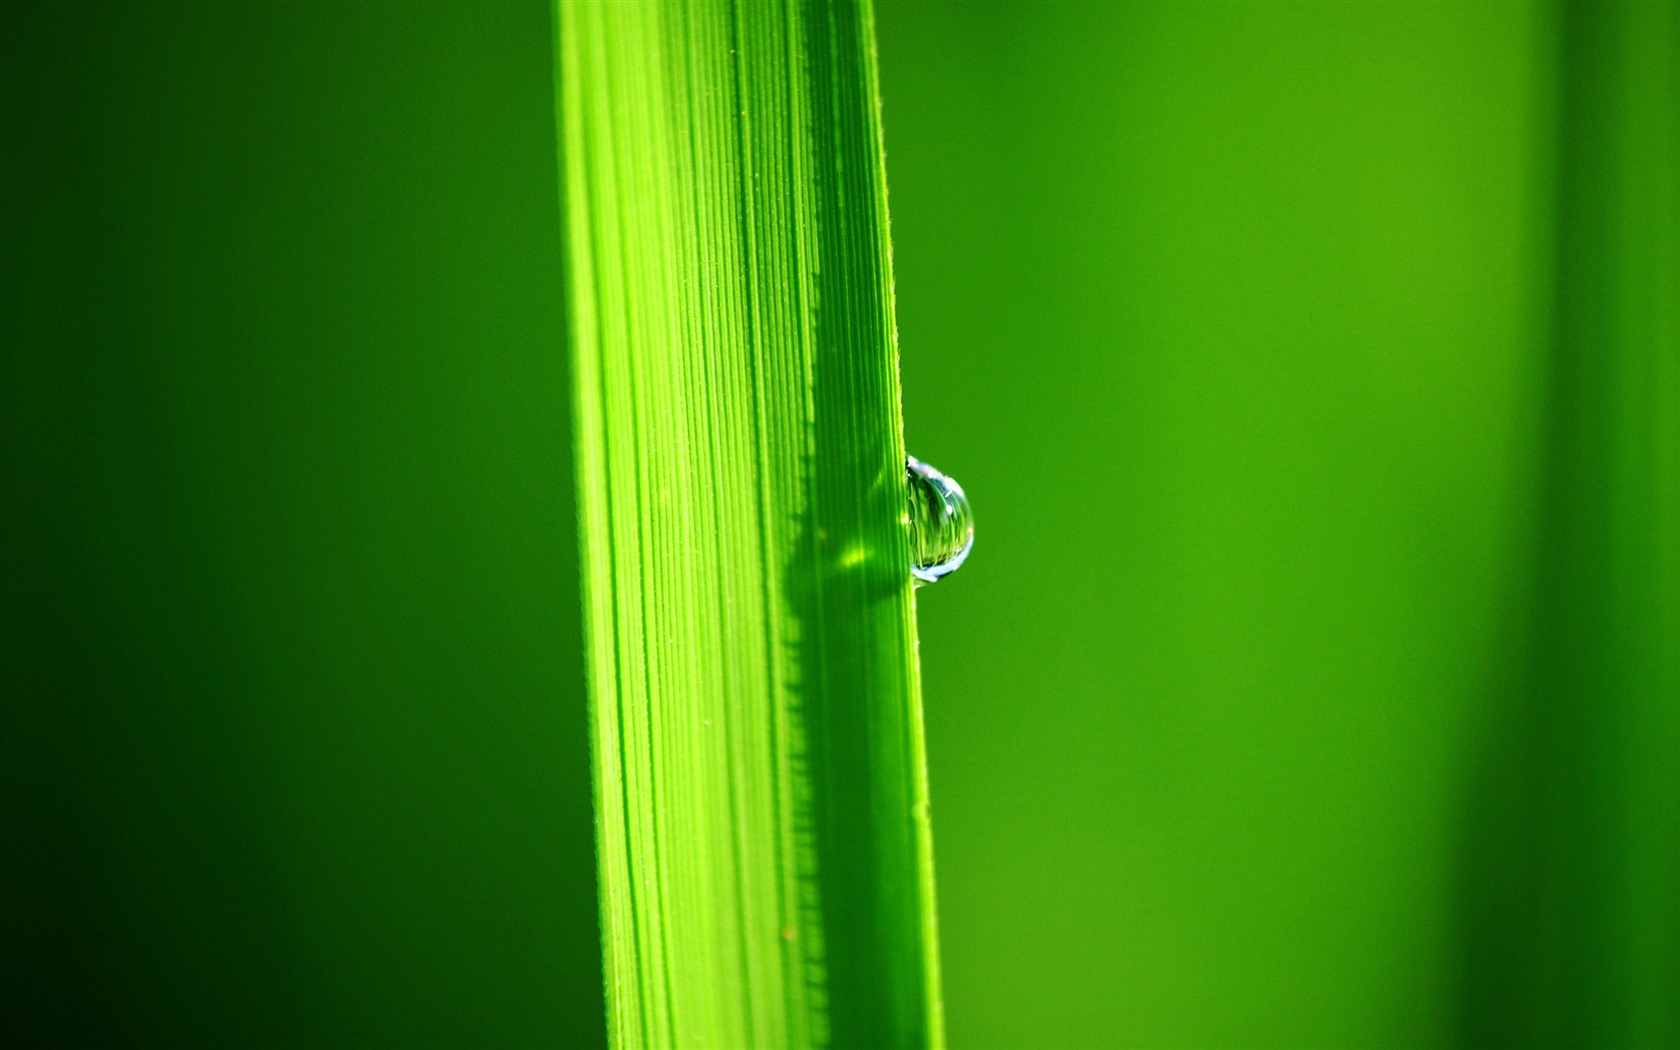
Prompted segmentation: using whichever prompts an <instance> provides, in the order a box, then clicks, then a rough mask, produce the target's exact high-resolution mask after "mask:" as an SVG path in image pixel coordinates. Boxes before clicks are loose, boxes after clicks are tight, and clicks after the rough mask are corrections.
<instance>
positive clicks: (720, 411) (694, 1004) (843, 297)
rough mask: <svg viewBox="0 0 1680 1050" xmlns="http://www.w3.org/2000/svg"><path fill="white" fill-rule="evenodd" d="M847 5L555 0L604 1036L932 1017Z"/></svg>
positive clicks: (875, 226)
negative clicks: (606, 1010)
mask: <svg viewBox="0 0 1680 1050" xmlns="http://www.w3.org/2000/svg"><path fill="white" fill-rule="evenodd" d="M872 17H873V16H872V11H871V8H870V7H869V5H868V4H857V3H850V2H832V3H829V2H822V3H778V4H770V3H766V4H723V3H717V4H711V3H706V4H699V3H697V4H630V3H624V4H612V3H596V2H576V3H573V2H562V3H561V4H560V5H559V11H558V34H559V39H558V55H559V60H558V61H559V70H560V75H559V81H560V84H559V108H560V123H561V153H562V163H563V169H564V180H565V208H566V214H567V230H568V252H569V268H570V272H569V283H570V296H571V312H572V334H573V363H574V380H573V381H574V387H575V399H576V420H577V424H576V425H577V471H578V487H579V499H580V517H581V532H582V537H583V539H582V544H583V579H584V584H585V591H586V599H585V601H586V619H587V625H588V647H589V668H590V677H591V684H590V689H591V706H592V726H593V733H594V748H595V756H596V766H595V778H596V779H595V791H596V806H597V822H598V844H599V850H600V873H601V893H602V922H603V940H604V944H605V952H606V967H607V982H608V986H607V993H608V1000H609V1027H610V1029H611V1032H612V1036H613V1040H614V1043H615V1045H617V1046H620V1047H635V1046H649V1045H652V1046H660V1045H677V1044H681V1045H705V1046H731V1047H733V1046H826V1045H838V1046H870V1047H909V1046H927V1045H937V1044H939V1043H940V1041H941V1037H940V1019H939V1005H938V1003H939V1000H938V978H937V961H936V953H935V937H934V920H933V878H932V860H931V853H930V842H929V832H928V820H927V788H926V773H925V768H924V761H923V745H922V730H921V724H922V723H921V709H920V703H921V699H920V687H919V681H918V670H917V664H916V658H915V621H914V606H913V598H912V594H911V587H910V577H909V573H908V537H907V534H906V530H905V525H904V513H905V489H904V447H903V439H902V426H901V421H900V409H899V385H898V361H897V348H896V345H895V336H894V328H893V319H892V290H891V268H890V256H889V244H888V235H887V213H886V188H885V177H884V171H883V166H882V154H881V145H880V141H881V140H880V128H879V116H878V114H879V105H878V95H877V86H876V73H875V54H874V35H873V25H872Z"/></svg>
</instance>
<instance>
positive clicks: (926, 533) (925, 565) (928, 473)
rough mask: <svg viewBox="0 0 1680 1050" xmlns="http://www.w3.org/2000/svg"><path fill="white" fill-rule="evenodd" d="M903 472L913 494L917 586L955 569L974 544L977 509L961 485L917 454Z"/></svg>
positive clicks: (912, 561) (912, 546) (911, 520)
mask: <svg viewBox="0 0 1680 1050" xmlns="http://www.w3.org/2000/svg"><path fill="white" fill-rule="evenodd" d="M904 472H905V475H906V477H907V478H908V486H907V487H908V489H909V496H910V507H909V513H908V515H907V516H906V520H907V522H908V523H909V525H910V575H911V576H913V577H915V583H916V586H917V587H920V586H922V585H923V584H924V583H934V582H936V581H937V580H938V579H939V578H940V577H942V576H946V575H948V574H950V573H953V572H956V571H957V569H958V568H959V567H961V565H962V563H963V559H965V558H967V557H968V552H969V549H970V548H972V547H973V546H974V513H973V512H972V511H971V510H969V507H968V497H967V496H966V495H964V494H963V490H962V486H961V485H959V484H957V483H956V482H955V481H952V480H951V479H950V478H948V477H946V476H945V475H943V474H941V473H939V471H937V470H935V469H933V468H932V467H930V466H928V465H927V464H926V463H923V462H921V461H920V460H918V459H916V458H915V457H914V456H906V457H905V460H904Z"/></svg>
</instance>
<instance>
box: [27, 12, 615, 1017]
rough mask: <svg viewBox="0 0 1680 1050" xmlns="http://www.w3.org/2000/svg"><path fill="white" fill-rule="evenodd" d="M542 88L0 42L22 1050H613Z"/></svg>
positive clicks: (39, 26)
mask: <svg viewBox="0 0 1680 1050" xmlns="http://www.w3.org/2000/svg"><path fill="white" fill-rule="evenodd" d="M550 48H551V30H550V28H549V12H548V9H547V6H546V5H544V4H540V3H525V4H497V5H491V4H413V5H401V6H394V5H375V4H366V5H325V4H320V5H316V4H309V5H305V4H268V3H262V4H238V5H196V4H182V5H120V4H88V5H32V6H22V5H19V6H13V7H8V8H7V10H6V12H5V14H4V15H0V49H3V55H0V79H3V81H4V90H3V94H0V99H3V101H0V105H3V106H4V111H3V116H0V119H3V121H4V135H5V141H4V147H3V151H0V152H3V157H4V159H3V161H0V170H3V172H4V198H5V201H6V203H5V207H4V211H3V212H0V215H3V220H0V221H3V222H4V229H3V231H0V238H3V240H4V243H5V252H4V263H3V265H4V274H3V283H4V286H5V292H4V295H5V299H6V301H7V303H8V307H7V312H6V329H7V330H6V335H5V342H4V349H3V355H4V357H3V360H4V379H3V381H0V405H3V409H0V432H3V433H4V443H5V450H4V455H3V457H0V477H3V478H4V495H3V497H0V515H3V516H4V522H5V543H4V546H3V548H0V566H3V568H0V578H3V580H4V588H5V603H4V616H5V622H4V625H3V627H4V629H3V632H0V638H3V641H0V646H3V650H4V664H3V666H4V672H3V674H4V681H3V684H0V692H3V693H4V696H5V701H4V716H3V717H4V729H3V733H4V745H5V755H4V758H3V761H0V789H3V790H0V806H3V810H0V818H3V820H4V824H5V828H6V845H5V849H4V857H3V860H0V865H3V867H4V879H3V880H0V881H3V884H4V887H5V906H4V922H5V928H4V930H3V931H0V939H3V940H4V942H5V949H4V953H3V956H4V958H5V965H6V968H7V971H8V972H7V973H6V974H4V976H3V979H4V981H5V984H6V996H7V999H8V1006H7V1022H6V1024H7V1031H8V1040H9V1041H10V1040H14V1039H20V1034H21V1039H20V1041H18V1042H16V1043H15V1044H14V1045H31V1046H34V1045H43V1046H49V1045H65V1046H138V1045H155V1046H180V1047H184V1046H349V1045H355V1046H369V1045H379V1046H440V1047H442V1046H450V1047H461V1046H538V1045H541V1046H567V1047H572V1046H578V1047H588V1046H599V1045H602V1044H603V1042H604V1033H603V1024H602V1005H601V986H600V976H599V974H600V970H599V966H600V959H599V949H598V940H597V931H596V920H595V880H594V862H593V851H592V844H591V815H590V799H589V777H588V764H587V763H588V755H587V743H586V740H587V737H586V721H585V711H584V700H583V695H584V694H583V683H582V667H581V643H580V629H579V623H578V601H577V590H576V587H577V585H576V579H575V576H576V568H575V562H576V555H575V526H574V522H573V507H572V478H571V465H570V461H569V451H568V449H569V444H570V440H569V426H570V424H569V419H568V411H567V404H568V398H569V395H568V391H567V385H566V373H565V352H564V350H565V348H564V344H563V336H562V333H563V314H562V311H563V305H562V293H561V289H562V285H561V260H560V237H559V226H558V217H557V198H556V188H555V174H554V173H555V161H554V140H553V126H554V121H553V113H552V99H553V91H552V80H551V67H550V61H551V59H550Z"/></svg>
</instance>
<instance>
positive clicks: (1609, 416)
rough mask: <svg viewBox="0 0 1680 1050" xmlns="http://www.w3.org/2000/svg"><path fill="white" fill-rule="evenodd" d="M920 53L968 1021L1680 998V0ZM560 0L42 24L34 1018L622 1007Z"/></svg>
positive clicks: (1654, 1002)
mask: <svg viewBox="0 0 1680 1050" xmlns="http://www.w3.org/2000/svg"><path fill="white" fill-rule="evenodd" d="M1595 12H1596V13H1595ZM1606 12H1607V13H1606ZM878 31H879V35H880V48H881V68H882V76H883V93H884V97H885V125H886V136H887V149H888V172H889V181H890V185H891V194H892V216H893V233H894V251H895V266H896V273H897V292H898V309H899V323H900V334H901V340H902V344H903V348H904V354H903V362H904V383H905V418H906V431H907V439H908V444H909V447H910V449H911V450H912V451H913V452H914V453H915V454H916V455H917V456H919V457H921V458H924V459H926V460H928V461H929V462H931V463H933V464H935V465H937V466H938V467H940V468H941V469H943V470H946V471H948V472H950V473H951V474H953V475H954V476H955V477H957V478H958V479H960V480H961V481H962V482H963V483H964V485H965V486H966V487H967V489H968V491H969V493H970V495H971V496H972V497H973V498H974V501H975V505H976V510H977V513H978V520H979V527H978V543H977V546H976V550H975V553H974V556H973V558H972V559H971V561H970V562H969V564H968V566H967V567H965V569H964V570H963V571H962V573H961V574H960V575H958V576H957V577H955V578H953V579H952V580H950V581H949V582H947V583H944V584H942V585H940V586H939V587H937V588H935V589H933V590H927V591H923V592H921V594H920V597H919V604H920V608H921V613H920V615H921V625H922V660H923V668H924V676H925V683H926V700H927V712H928V715H927V717H928V740H929V747H930V761H931V767H932V779H933V792H934V806H935V809H934V812H935V818H934V823H935V829H936V831H935V834H936V849H937V855H938V868H939V882H940V924H941V934H942V938H943V957H944V970H945V979H946V993H947V995H946V998H947V1012H948V1020H949V1027H950V1037H951V1042H952V1044H953V1045H954V1046H957V1047H1098V1046H1132V1047H1260V1046H1276V1047H1361V1046H1372V1047H1376V1046H1401V1047H1415V1046H1433V1045H1462V1046H1493V1045H1512V1046H1518V1045H1521V1046H1675V1045H1680V1020H1677V1016H1676V1009H1677V1006H1676V1004H1680V963H1677V959H1680V878H1677V873H1680V775H1677V773H1676V770H1675V767H1674V756H1675V755H1676V754H1680V729H1677V725H1680V685H1677V682H1680V671H1677V669H1676V665H1677V661H1680V634H1677V633H1676V632H1677V624H1680V611H1677V610H1680V604H1677V600H1676V594H1677V586H1680V584H1677V580H1680V551H1677V544H1680V510H1677V508H1680V493H1677V491H1676V489H1677V485H1680V449H1677V446H1680V436H1677V432H1676V427H1677V416H1676V412H1677V408H1676V404H1677V401H1680V397H1677V394H1676V392H1677V390H1680V383H1677V379H1676V377H1677V372H1680V365H1677V354H1680V350H1677V344H1676V340H1677V339H1680V335H1677V333H1680V316H1677V311H1676V298H1677V292H1676V290H1677V289H1680V254H1677V250H1676V245H1677V244H1680V238H1677V235H1676V228H1677V227H1676V216H1677V215H1680V201H1677V194H1676V172H1677V170H1680V167H1677V160H1676V157H1677V150H1676V139H1677V132H1676V128H1677V124H1680V91H1677V89H1676V79H1675V55H1676V54H1677V53H1680V18H1677V17H1676V15H1675V8H1674V6H1673V5H1666V4H1647V5H1634V4H1628V5H1596V6H1593V5H1573V6H1554V5H1545V4H1527V3H1512V4H1493V3H1488V4H1431V5H1412V4H1359V5H1347V6H1331V5H1316V4H1315V5H1272V4H1239V5H1212V4H1185V5H1170V4H1095V3H1057V4H1051V3H1039V4H1024V3H1023V4H1009V3H985V4H946V3H930V2H915V3H911V2H897V0H888V2H884V3H882V4H881V6H880V9H879V11H878ZM550 33H551V28H550V21H549V14H548V10H547V8H546V6H545V5H543V4H541V3H521V4H513V3H509V4H445V3H437V4H394V5H374V4H343V5H325V4H320V5H316V4H311V5H304V4H276V3H261V4H250V5H239V6H222V5H198V4H171V5H116V4H98V5H92V4H89V5H74V4H66V5H59V6H39V7H22V6H14V7H11V8H7V9H6V10H5V12H4V13H3V14H0V48H3V49H4V60H3V62H0V80H3V82H4V84H5V89H4V96H3V98H4V101H3V106H4V110H3V118H0V119H3V120H4V128H5V134H6V143H5V146H4V150H3V151H0V171H3V172H4V180H5V182H4V185H5V187H6V194H5V196H6V201H7V203H6V207H5V209H4V211H3V212H0V215H3V217H4V218H3V221H4V224H5V225H4V229H3V231H0V236H3V240H4V244H5V249H6V250H5V253H4V264H3V265H4V267H5V270H4V274H3V277H4V285H5V296H6V300H7V302H8V316H9V324H8V329H9V333H8V336H7V338H6V340H5V351H4V367H5V369H6V377H5V381H4V384H3V389H0V399H3V401H0V404H3V405H4V409H3V414H4V418H3V421H0V427H4V433H5V439H6V450H5V453H4V456H3V460H0V477H3V478H4V483H5V485H6V490H7V491H6V495H5V496H4V503H3V507H4V521H5V525H6V537H7V538H6V542H5V543H4V546H3V549H0V559H3V561H0V565H3V566H4V568H3V579H4V586H5V593H6V598H7V601H6V603H5V607H4V608H5V613H4V615H5V617H6V619H5V624H4V628H5V629H4V632H3V638H4V641H3V643H0V644H3V645H4V646H5V654H6V655H5V659H6V667H7V670H6V677H7V680H8V682H9V683H10V684H9V685H8V686H7V687H6V693H7V696H8V700H7V701H6V704H5V717H6V725H5V730H4V734H5V735H4V747H5V749H6V752H7V753H6V755H5V756H4V761H3V763H0V784H3V785H4V793H3V796H0V806H3V807H4V808H3V810H0V812H3V814H4V817H5V821H6V829H7V830H6V847H5V849H4V859H3V861H0V864H3V865H4V867H3V869H0V871H3V874H4V885H5V895H6V901H7V907H6V909H5V922H6V924H7V925H6V928H5V929H4V930H3V931H0V934H3V938H4V942H5V944H6V950H5V953H4V958H5V965H6V967H7V968H8V970H10V971H11V974H10V975H8V976H6V980H5V984H6V987H7V993H6V994H7V996H8V998H9V1000H11V1002H10V1003H9V1005H8V1014H10V1015H12V1018H13V1020H12V1022H11V1028H12V1030H13V1031H20V1032H23V1033H24V1034H25V1035H26V1037H27V1038H26V1039H24V1043H26V1044H28V1045H37V1044H38V1045H172V1046H186V1045H282V1046H350V1045H407V1046H469V1045H472V1046H477V1045H484V1046H492V1045H496V1046H503V1045H505V1046H537V1045H560V1046H578V1047H587V1046H593V1045H600V1044H601V1042H602V1040H603V1035H602V1021H601V1010H602V1007H601V993H600V986H599V977H598V967H599V958H598V949H597V947H596V929H595V919H594V884H593V872H592V865H593V859H592V851H591V844H590V837H589V836H590V815H589V798H588V792H589V786H588V785H589V781H588V776H587V754H586V751H585V748H586V743H585V740H586V738H585V722H584V710H583V702H582V672H581V662H580V651H579V649H580V643H579V622H578V609H577V592H576V580H575V572H576V570H575V553H574V543H575V530H574V525H573V521H572V502H571V478H570V464H569V459H568V451H567V442H568V430H569V421H568V418H567V412H566V405H567V400H568V394H567V389H566V375H565V354H564V345H563V327H564V325H563V304H562V303H561V301H560V289H561V266H562V260H561V258H560V238H559V220H558V214H557V203H556V187H555V174H554V172H555V164H554V155H553V151H554V136H553V116H552V86H551V85H552V82H551V67H550V49H551V38H550Z"/></svg>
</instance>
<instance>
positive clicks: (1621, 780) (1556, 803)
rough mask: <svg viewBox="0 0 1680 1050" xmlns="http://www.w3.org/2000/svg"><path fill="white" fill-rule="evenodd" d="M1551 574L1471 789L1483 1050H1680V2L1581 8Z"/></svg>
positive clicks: (1568, 175)
mask: <svg viewBox="0 0 1680 1050" xmlns="http://www.w3.org/2000/svg"><path fill="white" fill-rule="evenodd" d="M1557 15H1558V18H1557V23H1556V35H1555V44H1556V49H1557V50H1556V59H1555V61H1556V68H1557V70H1558V74H1557V99H1556V113H1557V124H1556V140H1555V150H1554V153H1553V155H1552V157H1551V158H1550V160H1551V161H1552V168H1553V171H1554V172H1555V191H1554V192H1555V200H1554V204H1553V208H1554V230H1555V232H1554V249H1553V251H1554V263H1553V265H1554V268H1555V269H1554V276H1553V281H1552V288H1551V296H1550V319H1549V320H1550V324H1549V328H1550V343H1549V347H1548V354H1547V375H1546V386H1545V390H1544V402H1543V405H1542V408H1541V411H1542V434H1541V460H1540V467H1541V471H1540V484H1539V490H1538V499H1537V503H1536V511H1537V514H1536V528H1535V544H1534V559H1533V567H1532V573H1531V576H1530V578H1529V579H1527V580H1525V581H1523V584H1522V586H1521V587H1520V588H1519V591H1518V593H1517V594H1516V595H1514V598H1515V599H1516V600H1515V601H1514V602H1513V606H1514V607H1517V608H1521V609H1522V610H1524V611H1523V613H1522V615H1521V616H1520V617H1519V618H1518V622H1517V623H1516V624H1515V625H1514V626H1515V638H1514V639H1513V645H1512V647H1511V650H1510V656H1511V657H1512V658H1513V664H1512V671H1511V674H1510V679H1509V683H1508V686H1507V689H1506V691H1505V694H1504V695H1502V696H1500V697H1499V706H1498V708H1497V711H1498V714H1499V717H1498V718H1497V720H1496V721H1495V722H1494V723H1493V731H1492V732H1491V733H1490V734H1489V735H1488V739H1487V740H1486V742H1485V744H1484V751H1483V753H1482V754H1481V755H1480V757H1479V762H1478V766H1477V768H1476V769H1475V770H1474V775H1473V777H1472V779H1471V780H1470V781H1469V783H1468V784H1467V789H1466V803H1467V811H1468V813H1469V819H1468V821H1467V824H1466V835H1465V839H1464V843H1463V846H1462V848H1461V864H1462V875H1461V894H1462V898H1461V900H1460V903H1459V919H1458V921H1459V923H1460V936H1461V939H1462V941H1461V944H1460V947H1459V953H1460V959H1459V962H1460V965H1461V967H1462V970H1463V1000H1462V1010H1463V1013H1462V1021H1461V1023H1462V1028H1461V1031H1460V1033H1459V1043H1460V1045H1462V1046H1465V1047H1487V1046H1510V1047H1560V1048H1561V1047H1634V1046H1638V1047H1646V1046H1650V1047H1655V1046H1675V1045H1680V767H1677V765H1676V756H1680V5H1675V4H1662V3H1651V4H1595V3H1570V4H1566V5H1562V6H1561V7H1560V8H1558V9H1557Z"/></svg>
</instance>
